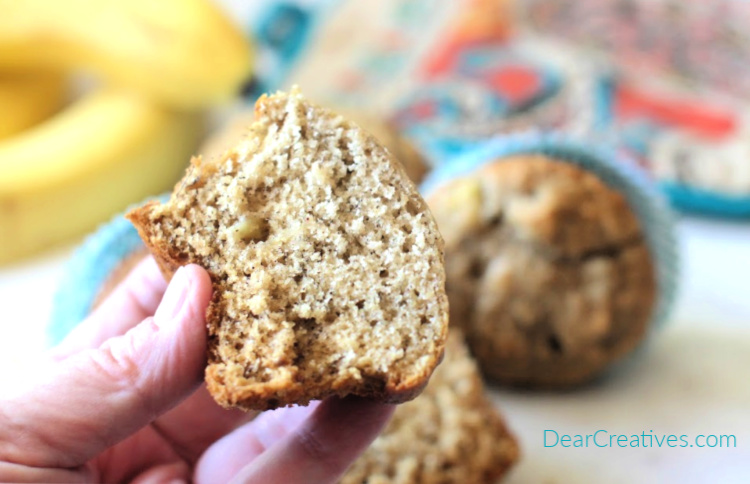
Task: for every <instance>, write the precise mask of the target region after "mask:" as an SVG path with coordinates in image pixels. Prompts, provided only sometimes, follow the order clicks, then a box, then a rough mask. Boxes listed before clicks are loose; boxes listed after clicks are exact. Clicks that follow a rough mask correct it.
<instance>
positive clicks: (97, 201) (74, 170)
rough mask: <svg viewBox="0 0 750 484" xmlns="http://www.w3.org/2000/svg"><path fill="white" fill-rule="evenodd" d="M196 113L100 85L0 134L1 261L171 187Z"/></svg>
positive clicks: (194, 136)
mask: <svg viewBox="0 0 750 484" xmlns="http://www.w3.org/2000/svg"><path fill="white" fill-rule="evenodd" d="M202 130H203V117H202V116H201V115H200V114H198V113H196V112H189V113H186V112H175V111H172V110H170V109H166V108H163V107H160V106H159V105H156V104H154V103H152V102H150V101H149V100H146V99H144V98H142V97H139V96H137V95H134V94H131V93H128V92H125V91H121V90H116V89H107V88H102V89H100V90H98V91H94V92H92V93H90V94H87V95H85V96H84V97H83V98H82V99H80V100H79V101H76V102H75V103H73V104H72V105H71V106H70V107H68V108H67V109H65V110H63V111H62V112H60V113H59V114H57V115H55V116H53V117H52V118H50V119H49V120H47V121H46V122H43V123H42V124H40V125H38V126H36V127H35V128H32V129H30V130H27V131H25V132H23V133H22V134H20V135H17V136H15V137H12V138H9V139H6V140H0V263H7V262H8V261H11V260H13V259H16V258H19V257H22V256H25V255H30V254H32V253H34V252H36V251H38V250H40V249H43V248H46V247H49V246H52V245H54V244H56V243H59V242H62V241H66V240H70V239H72V238H74V237H76V236H79V235H81V234H83V233H85V232H87V231H89V230H91V229H93V228H94V227H95V226H96V225H97V224H98V223H100V222H102V221H104V220H106V219H108V218H109V217H111V216H112V215H113V214H114V213H116V212H118V211H120V210H122V209H124V208H125V207H126V206H127V205H129V204H131V203H134V202H137V201H139V200H141V199H143V198H144V197H146V196H148V195H151V194H156V193H159V192H161V191H164V190H166V189H168V188H170V187H171V186H172V185H173V184H174V183H175V182H176V181H177V180H178V179H179V178H180V176H181V175H182V173H183V172H184V169H185V168H186V166H187V164H188V160H189V158H190V156H191V154H193V153H194V150H195V148H196V146H197V143H198V142H199V141H200V135H201V132H202Z"/></svg>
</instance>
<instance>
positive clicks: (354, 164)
mask: <svg viewBox="0 0 750 484" xmlns="http://www.w3.org/2000/svg"><path fill="white" fill-rule="evenodd" d="M128 218H129V219H130V220H131V221H132V222H133V223H134V225H135V226H136V228H137V229H138V231H139V233H140V234H141V237H142V238H143V240H144V242H145V243H146V245H147V246H148V247H149V249H150V250H151V252H152V253H153V254H154V256H155V258H156V260H157V262H158V263H159V264H160V266H161V268H162V270H163V271H164V272H165V274H166V275H167V276H168V277H169V276H170V275H171V274H173V272H174V271H175V270H176V269H177V267H178V266H180V265H184V264H188V263H196V264H199V265H201V266H203V267H204V268H206V270H207V271H208V272H209V274H210V275H211V279H212V282H213V289H214V293H213V299H212V301H211V303H210V305H209V309H208V313H207V323H208V335H209V342H208V367H207V369H206V382H207V385H208V389H209V391H210V392H211V394H212V395H213V397H214V398H215V399H216V401H217V402H218V403H220V404H222V405H224V406H228V407H230V406H233V407H240V408H244V409H255V410H265V409H270V408H275V407H279V406H285V405H291V404H306V403H308V402H309V401H310V400H319V399H323V398H326V397H328V396H332V395H338V396H344V395H348V394H353V395H359V396H363V397H369V398H373V399H376V400H380V401H385V402H393V403H397V402H403V401H406V400H409V399H412V398H414V397H415V396H416V395H418V394H419V392H420V391H421V390H422V388H423V387H424V385H425V384H426V383H427V380H428V379H429V377H430V374H431V373H432V371H433V370H434V368H435V366H436V365H437V364H438V362H439V361H440V358H441V355H442V351H443V346H444V343H445V338H446V336H447V325H448V303H447V296H446V294H445V287H444V284H445V282H444V281H445V273H444V268H443V241H442V239H441V237H440V234H439V232H438V230H437V225H436V223H435V221H434V219H433V218H432V215H431V214H430V212H429V210H428V208H427V205H426V203H425V202H424V200H422V198H421V197H420V195H419V193H418V192H417V189H416V188H415V186H414V184H413V183H412V182H411V181H410V180H409V179H408V178H407V176H406V174H405V173H404V171H403V168H402V167H401V165H400V164H398V163H397V162H396V161H395V159H394V158H393V157H392V156H391V154H390V153H389V152H388V151H387V150H386V149H384V148H383V147H382V146H380V145H379V144H378V142H377V141H376V140H375V139H374V138H373V137H372V136H370V135H369V134H367V133H366V132H365V131H363V130H362V129H361V128H359V127H358V126H357V125H355V124H354V123H352V122H350V121H347V120H346V119H344V118H343V117H341V116H339V115H337V114H335V113H333V112H331V111H329V110H327V109H324V108H321V107H319V106H317V105H315V104H312V103H310V102H309V101H307V100H306V99H304V98H303V97H302V95H301V94H300V93H299V91H298V90H296V89H294V90H292V92H291V93H289V94H285V93H277V94H275V95H272V96H262V97H261V98H260V99H259V100H258V102H257V103H256V106H255V121H254V122H253V124H252V125H251V126H250V127H249V129H248V133H247V136H246V137H245V138H244V139H243V140H242V142H240V143H239V144H238V145H237V146H236V147H235V148H234V149H232V150H230V151H228V152H227V153H226V154H225V155H224V156H222V157H220V158H217V159H212V160H202V159H201V158H195V159H193V161H192V167H191V168H190V169H189V170H188V172H187V174H186V175H185V177H184V179H183V180H182V182H180V183H179V184H178V185H177V186H176V187H175V190H174V192H173V194H172V196H171V198H170V200H169V201H168V202H166V203H164V204H159V203H158V202H152V203H148V204H146V205H145V206H143V207H140V208H138V209H136V210H134V211H131V212H130V213H129V214H128Z"/></svg>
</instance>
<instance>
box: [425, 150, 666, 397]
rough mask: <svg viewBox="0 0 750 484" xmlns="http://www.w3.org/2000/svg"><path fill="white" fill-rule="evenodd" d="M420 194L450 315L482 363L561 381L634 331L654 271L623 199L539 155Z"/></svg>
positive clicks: (590, 372)
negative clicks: (434, 236) (436, 239)
mask: <svg viewBox="0 0 750 484" xmlns="http://www.w3.org/2000/svg"><path fill="white" fill-rule="evenodd" d="M428 203H429V205H430V207H431V209H432V212H433V214H434V215H435V217H436V219H437V221H438V226H439V227H440V231H441V233H442V234H443V236H444V239H445V243H446V274H447V283H446V288H447V292H448V299H449V301H450V320H451V323H452V324H453V325H454V326H455V325H458V326H460V327H462V328H463V329H464V331H465V332H466V335H467V339H468V342H469V344H470V347H471V350H472V352H473V353H474V355H475V356H476V357H477V359H478V360H479V363H480V365H481V367H482V370H483V372H484V373H485V374H486V375H487V376H488V377H490V378H491V379H493V380H495V381H497V382H500V383H505V384H510V385H517V386H526V387H538V388H565V387H571V386H575V385H579V384H581V383H584V382H587V381H590V380H592V379H593V378H595V377H596V376H598V375H600V374H601V373H602V372H603V371H604V370H605V369H606V368H607V367H608V366H609V365H610V364H611V363H613V362H614V361H616V360H618V359H620V358H621V357H623V356H624V355H626V354H627V353H629V352H631V351H632V350H633V349H634V348H635V347H636V346H637V344H638V343H639V342H640V341H641V340H642V339H643V337H644V335H645V333H646V329H647V327H648V326H649V321H650V318H651V316H652V311H653V310H654V306H655V300H656V293H657V285H656V271H655V267H654V265H653V261H652V255H651V254H650V252H649V248H648V245H647V243H646V241H645V239H644V236H643V232H642V228H641V227H640V224H639V221H638V219H637V218H636V216H635V215H634V213H633V211H632V210H631V208H630V207H629V206H628V203H627V201H626V199H625V197H624V196H623V195H622V194H620V193H619V192H617V191H615V190H614V189H612V188H610V187H608V186H607V185H605V184H604V183H603V182H602V181H601V180H600V179H599V178H597V176H595V175H594V174H592V173H590V172H588V171H586V170H584V169H582V168H579V167H577V166H574V165H572V164H570V163H566V162H562V161H556V160H554V159H551V158H548V157H547V156H545V155H537V154H527V155H515V156H513V157H509V158H506V159H503V160H497V161H493V162H490V163H486V164H484V165H483V166H481V167H480V168H478V169H475V170H474V171H472V172H471V173H469V174H467V175H464V176H461V177H459V178H455V179H453V180H451V181H449V182H447V183H445V184H443V185H442V186H440V187H438V188H436V189H435V190H434V191H433V192H432V193H431V194H430V195H429V196H428Z"/></svg>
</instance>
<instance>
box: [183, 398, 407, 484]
mask: <svg viewBox="0 0 750 484" xmlns="http://www.w3.org/2000/svg"><path fill="white" fill-rule="evenodd" d="M394 408H395V407H393V406H392V405H386V404H382V403H378V402H372V401H369V400H364V399H361V398H356V397H347V398H344V399H339V398H330V399H328V400H326V401H325V402H323V403H322V404H320V405H319V406H318V408H316V409H315V410H314V411H313V412H312V413H311V414H310V416H309V418H307V419H306V420H304V422H302V423H301V424H299V425H297V426H296V427H295V428H293V429H292V430H291V431H290V432H288V433H287V434H286V435H283V436H280V437H279V439H278V440H277V441H276V442H275V443H273V444H272V445H271V446H270V447H268V448H267V450H265V451H263V452H261V453H260V455H257V457H256V458H254V459H252V460H251V461H248V462H247V463H246V464H245V466H244V467H242V468H241V469H239V471H238V472H237V474H236V475H235V476H234V477H233V479H232V481H231V482H236V483H245V484H255V483H266V482H285V483H288V484H297V483H300V484H301V483H308V482H316V483H321V484H324V483H334V482H336V481H338V479H339V478H340V477H341V475H342V474H343V473H344V472H345V471H346V469H347V468H348V467H349V465H351V463H352V462H353V461H354V460H355V459H356V458H357V457H358V456H359V455H360V454H361V453H362V452H363V451H364V450H365V449H366V448H367V446H368V445H369V444H370V443H371V442H372V441H373V440H374V439H375V437H377V435H378V433H379V432H380V431H381V430H382V428H383V426H384V425H385V424H386V422H387V421H388V419H389V418H390V416H391V414H392V412H393V410H394ZM254 423H255V422H252V423H250V424H248V426H253V424H254ZM223 444H224V445H228V442H226V441H225V442H223ZM259 444H260V442H259V440H258V435H257V434H253V433H242V434H239V433H238V439H237V440H236V441H235V442H234V445H235V446H236V447H238V448H248V447H249V448H250V449H251V450H257V447H258V445H259ZM203 475H205V474H203ZM203 475H199V474H196V481H197V482H201V480H199V479H198V477H203ZM205 482H216V481H213V480H206V481H205Z"/></svg>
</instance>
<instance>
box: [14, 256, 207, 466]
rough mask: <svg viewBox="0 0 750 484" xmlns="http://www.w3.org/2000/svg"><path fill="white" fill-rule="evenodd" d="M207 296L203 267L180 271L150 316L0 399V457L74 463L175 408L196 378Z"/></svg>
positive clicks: (202, 352) (200, 363)
mask: <svg viewBox="0 0 750 484" xmlns="http://www.w3.org/2000/svg"><path fill="white" fill-rule="evenodd" d="M210 298H211V281H210V279H209V276H208V274H207V273H206V271H205V270H203V269H202V268H200V267H198V266H194V265H193V266H186V267H183V268H180V269H178V271H177V272H176V273H175V275H174V277H173V278H172V282H171V283H170V285H169V287H168V289H167V292H166V294H165V295H164V298H163V299H162V302H161V304H160V305H159V308H158V309H157V311H156V314H155V315H154V317H153V318H147V319H146V320H144V321H143V322H142V323H140V324H139V325H137V326H135V327H134V328H132V329H131V330H130V331H128V332H127V333H125V334H124V335H122V336H118V337H115V338H111V339H109V340H108V341H106V342H105V343H104V344H103V345H102V346H101V347H99V348H97V349H91V350H86V351H83V352H81V353H78V354H77V355H74V356H72V357H69V358H68V359H66V360H64V361H62V362H60V363H57V364H54V365H53V366H51V367H50V368H49V369H48V371H47V374H46V375H45V376H44V377H43V378H42V379H41V381H37V382H33V383H32V386H31V387H27V388H29V389H28V390H27V391H25V392H23V393H22V394H21V395H17V396H15V397H12V398H10V399H8V400H6V401H4V402H0V409H2V411H0V459H5V460H8V461H11V462H15V463H18V464H25V465H30V466H45V467H51V466H54V467H74V466H78V465H81V464H83V463H85V462H86V461H88V460H89V459H91V458H92V457H94V456H95V455H97V454H98V453H100V452H101V451H103V450H104V449H106V448H108V447H110V446H112V445H113V444H115V443H117V442H119V441H121V440H123V439H124V438H126V437H127V436H129V435H130V434H132V433H134V432H136V431H137V430H138V429H140V428H141V427H143V426H146V425H148V424H149V423H150V422H151V421H153V420H154V419H155V418H156V417H157V416H158V415H160V414H162V413H164V412H166V411H168V410H170V409H171V408H172V407H174V406H175V405H177V404H178V403H179V402H180V401H182V400H183V399H184V398H186V397H187V396H188V395H190V394H191V393H192V392H193V391H194V390H195V389H196V388H197V387H198V385H199V384H200V382H201V379H202V374H203V368H204V366H205V349H206V329H205V312H206V307H207V305H208V302H209V300H210ZM111 317H113V318H114V317H117V315H114V314H113V315H111Z"/></svg>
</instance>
